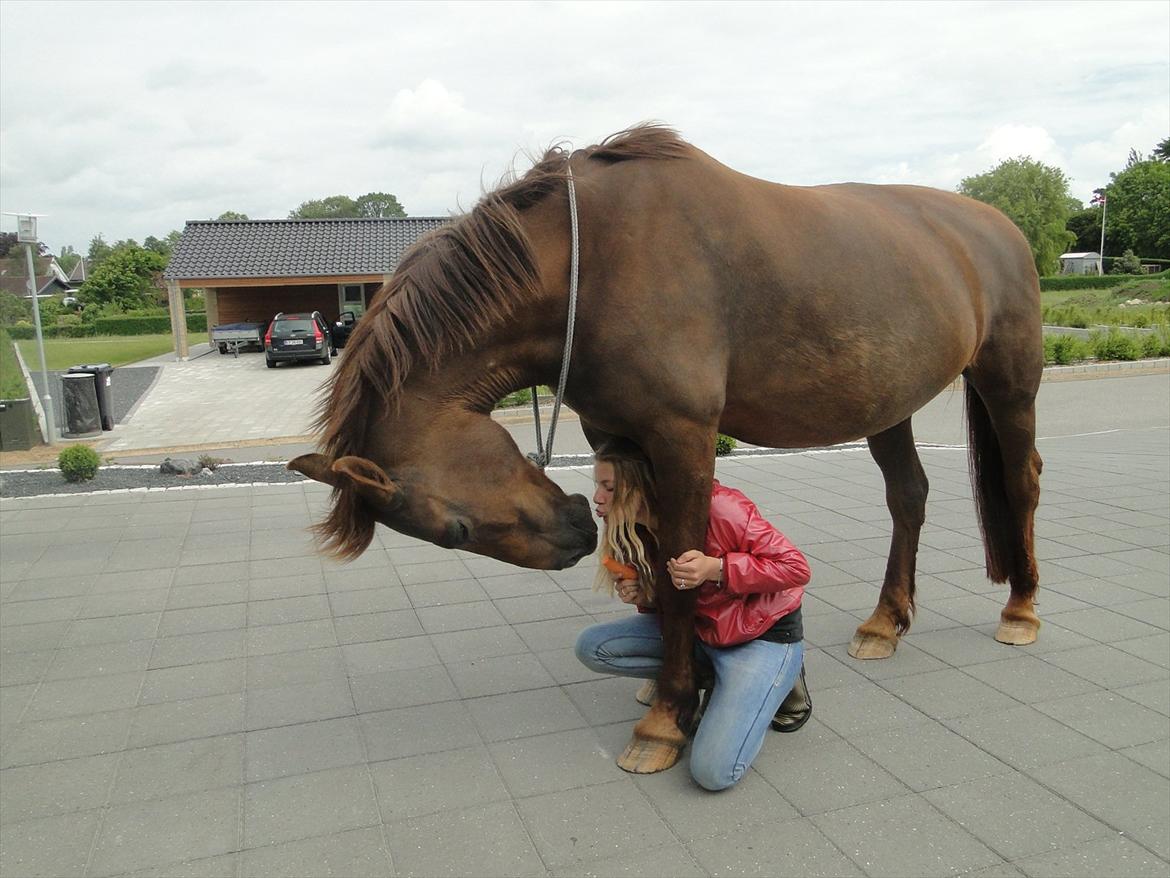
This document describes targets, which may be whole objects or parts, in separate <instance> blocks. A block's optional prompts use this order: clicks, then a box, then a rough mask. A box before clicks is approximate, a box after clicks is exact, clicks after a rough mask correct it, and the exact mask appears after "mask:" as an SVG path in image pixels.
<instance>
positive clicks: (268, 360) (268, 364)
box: [264, 357, 276, 369]
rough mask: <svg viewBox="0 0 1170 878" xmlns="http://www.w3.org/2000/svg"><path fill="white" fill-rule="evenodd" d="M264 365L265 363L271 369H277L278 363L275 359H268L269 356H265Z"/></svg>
mask: <svg viewBox="0 0 1170 878" xmlns="http://www.w3.org/2000/svg"><path fill="white" fill-rule="evenodd" d="M264 365H265V366H267V367H268V368H269V369H275V368H276V363H275V361H273V360H270V359H268V358H267V357H265V358H264Z"/></svg>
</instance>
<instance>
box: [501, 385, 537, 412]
mask: <svg viewBox="0 0 1170 878" xmlns="http://www.w3.org/2000/svg"><path fill="white" fill-rule="evenodd" d="M530 402H532V389H531V388H529V387H525V388H522V389H521V390H517V391H514V392H512V393H509V394H508V395H507V396H505V397H504V398H503V399H501V400H500V401H499V402H497V403H496V408H498V409H502V408H508V407H510V406H517V405H527V404H528V403H530Z"/></svg>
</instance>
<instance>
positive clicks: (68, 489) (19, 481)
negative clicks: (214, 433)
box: [0, 463, 305, 497]
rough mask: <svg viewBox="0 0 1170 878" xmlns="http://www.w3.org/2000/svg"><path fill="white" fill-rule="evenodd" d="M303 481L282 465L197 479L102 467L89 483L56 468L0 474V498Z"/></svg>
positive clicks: (206, 473) (227, 468) (242, 467)
mask: <svg viewBox="0 0 1170 878" xmlns="http://www.w3.org/2000/svg"><path fill="white" fill-rule="evenodd" d="M303 481H305V477H304V476H303V475H301V474H300V473H298V472H292V471H290V470H287V469H285V466H284V464H283V463H239V464H223V465H221V466H219V467H217V468H216V470H215V471H214V472H212V471H210V470H206V469H205V470H203V472H201V473H200V474H199V475H197V476H174V475H164V474H163V473H160V472H159V470H158V466H157V465H155V464H150V465H147V466H103V467H101V468H100V469H99V470H98V471H97V475H96V476H94V478H93V480H92V481H88V482H67V481H65V477H64V476H62V475H61V472H60V470H58V469H57V468H56V467H52V468H47V469H43V470H4V471H2V472H0V497H38V496H42V495H45V494H89V493H93V492H95V491H128V490H165V489H168V488H171V489H173V488H192V487H222V486H225V485H255V484H264V485H281V484H289V483H292V482H303Z"/></svg>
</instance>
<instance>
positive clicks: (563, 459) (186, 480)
mask: <svg viewBox="0 0 1170 878" xmlns="http://www.w3.org/2000/svg"><path fill="white" fill-rule="evenodd" d="M864 447H865V445H864V443H860V442H851V443H846V444H844V445H837V446H833V447H832V448H804V449H777V448H755V447H749V448H737V449H735V450H734V451H732V452H731V453H730V454H728V455H726V456H725V457H724V458H723V459H724V460H726V459H728V458H732V459H734V458H737V457H755V456H758V455H776V454H808V453H817V452H819V453H825V452H841V451H854V450H857V449H859V448H864ZM919 447H920V448H921V447H949V446H929V445H926V444H924V443H919ZM181 456H182V455H176V459H177V458H178V457H181ZM592 465H593V456H592V455H589V454H558V455H556V456H555V457H553V459H552V462H551V463H550V464H549V469H563V468H566V467H582V466H592ZM305 481H308V479H306V478H305V477H304V476H303V475H301V474H300V473H298V472H294V471H292V470H289V469H287V468H286V467H285V465H284V463H225V464H220V465H219V466H218V467H217V468H216V469H215V471H214V472H212V471H211V470H207V469H205V470H203V471H202V472H201V473H200V474H199V475H197V476H175V475H169V474H163V473H161V472H159V468H158V464H153V463H152V464H139V465H134V466H126V465H119V464H109V465H106V466H102V467H101V468H100V469H98V472H97V475H96V476H95V477H94V478H93V480H92V481H88V482H67V481H65V477H64V476H62V475H61V472H60V471H59V470H58V469H57V468H56V467H46V468H45V469H38V470H0V498H19V497H41V496H45V495H51V494H92V493H97V492H105V491H143V490H146V491H163V490H174V489H179V488H187V489H189V488H214V487H226V486H230V485H288V484H294V483H297V482H305Z"/></svg>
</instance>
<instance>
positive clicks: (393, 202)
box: [355, 192, 406, 217]
mask: <svg viewBox="0 0 1170 878" xmlns="http://www.w3.org/2000/svg"><path fill="white" fill-rule="evenodd" d="M355 204H356V205H357V210H358V216H369V217H388V216H406V211H405V210H403V208H402V205H401V204H399V203H398V199H397V198H395V197H394V196H393V195H391V194H390V193H389V192H367V193H366V194H365V195H361V196H358V199H357V201H356V202H355Z"/></svg>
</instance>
